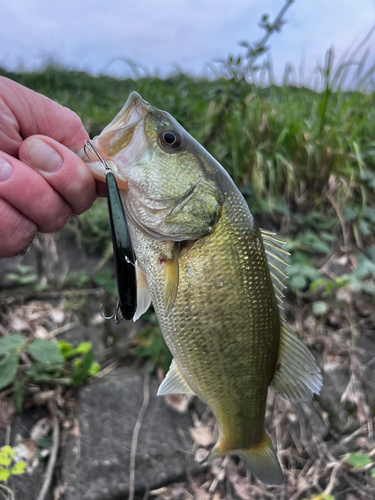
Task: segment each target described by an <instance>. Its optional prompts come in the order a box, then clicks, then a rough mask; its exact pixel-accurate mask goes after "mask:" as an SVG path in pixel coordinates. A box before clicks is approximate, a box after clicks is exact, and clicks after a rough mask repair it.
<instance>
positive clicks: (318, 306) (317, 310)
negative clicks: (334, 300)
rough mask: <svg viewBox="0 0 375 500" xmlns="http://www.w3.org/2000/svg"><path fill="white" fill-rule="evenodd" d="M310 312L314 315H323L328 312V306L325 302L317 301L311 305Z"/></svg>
mask: <svg viewBox="0 0 375 500" xmlns="http://www.w3.org/2000/svg"><path fill="white" fill-rule="evenodd" d="M312 310H313V313H314V314H324V313H326V312H327V311H328V304H327V302H323V301H320V300H317V301H316V302H314V303H313V305H312Z"/></svg>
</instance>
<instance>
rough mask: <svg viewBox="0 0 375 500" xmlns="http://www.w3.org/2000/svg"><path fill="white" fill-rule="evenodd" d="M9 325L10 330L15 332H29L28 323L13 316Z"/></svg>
mask: <svg viewBox="0 0 375 500" xmlns="http://www.w3.org/2000/svg"><path fill="white" fill-rule="evenodd" d="M10 325H11V328H12V330H15V331H16V332H31V328H30V325H29V323H27V322H26V321H25V320H23V319H21V318H20V317H18V316H13V318H12V319H11V321H10Z"/></svg>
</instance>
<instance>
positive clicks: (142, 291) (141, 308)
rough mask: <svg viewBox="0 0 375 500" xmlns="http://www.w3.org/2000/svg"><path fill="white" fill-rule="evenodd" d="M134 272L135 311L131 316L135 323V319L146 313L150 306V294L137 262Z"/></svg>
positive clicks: (144, 276)
mask: <svg viewBox="0 0 375 500" xmlns="http://www.w3.org/2000/svg"><path fill="white" fill-rule="evenodd" d="M135 272H136V276H137V309H136V311H135V314H134V316H133V321H137V319H138V318H140V317H141V316H142V314H143V313H145V312H146V311H147V309H148V308H149V307H150V304H151V294H150V289H149V287H148V283H147V280H146V275H145V273H144V272H143V270H142V268H141V266H140V265H139V264H138V261H137V260H136V261H135Z"/></svg>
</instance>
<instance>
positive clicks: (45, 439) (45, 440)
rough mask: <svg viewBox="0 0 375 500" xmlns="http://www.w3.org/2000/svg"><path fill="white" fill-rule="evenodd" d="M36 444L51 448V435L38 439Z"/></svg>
mask: <svg viewBox="0 0 375 500" xmlns="http://www.w3.org/2000/svg"><path fill="white" fill-rule="evenodd" d="M36 444H37V446H38V447H39V448H51V446H52V439H51V438H50V437H42V438H40V439H38V441H37V443H36Z"/></svg>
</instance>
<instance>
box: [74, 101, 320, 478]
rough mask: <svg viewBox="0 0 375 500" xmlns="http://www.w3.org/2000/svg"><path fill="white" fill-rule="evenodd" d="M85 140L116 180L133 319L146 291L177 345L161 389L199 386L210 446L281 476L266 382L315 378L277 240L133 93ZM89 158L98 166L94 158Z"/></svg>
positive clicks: (283, 387) (314, 385) (219, 172)
mask: <svg viewBox="0 0 375 500" xmlns="http://www.w3.org/2000/svg"><path fill="white" fill-rule="evenodd" d="M93 144H94V145H95V147H96V149H97V151H99V153H100V155H101V157H102V158H103V159H104V160H106V161H107V162H108V164H110V165H111V168H112V170H113V173H114V175H115V177H116V181H117V183H118V185H119V187H120V188H121V199H122V202H123V206H124V210H125V215H126V218H127V222H128V228H129V232H130V236H131V241H132V246H133V250H134V253H135V256H136V264H135V265H136V274H137V304H138V305H137V310H136V312H135V315H134V318H133V319H137V318H138V317H140V316H141V315H142V314H143V312H145V311H146V310H147V308H148V306H149V305H150V301H151V300H152V302H153V305H154V308H155V312H156V315H157V317H158V320H159V324H160V328H161V331H162V333H163V336H164V338H165V341H166V343H167V344H168V347H169V349H170V350H171V352H172V354H173V356H174V359H173V361H172V364H171V367H170V369H169V371H168V373H167V375H166V377H165V379H164V380H163V382H162V384H161V385H160V388H159V391H158V394H159V395H164V394H176V393H186V394H196V395H197V396H198V397H200V398H201V399H202V400H203V401H205V402H206V403H207V404H208V405H209V406H210V408H211V409H212V411H213V413H214V415H215V417H216V419H217V423H218V428H219V439H218V442H217V443H216V445H215V446H214V448H213V449H212V450H211V452H210V457H212V458H213V457H218V456H223V455H225V454H226V453H231V454H232V453H233V454H237V455H239V456H240V458H241V460H242V461H243V462H244V464H245V465H246V467H247V468H248V469H249V470H250V471H251V472H253V473H254V474H255V475H256V476H257V477H258V479H260V480H262V481H264V482H265V483H267V484H281V482H282V480H283V474H282V471H281V468H280V464H279V463H278V460H277V457H276V455H275V452H274V451H273V448H272V444H271V441H270V439H269V437H268V436H267V435H266V434H265V432H264V416H265V410H266V400H267V391H268V387H269V386H270V385H271V386H272V387H273V388H274V389H275V390H276V391H277V392H278V393H279V394H280V395H281V396H283V397H284V398H286V399H289V400H290V401H293V402H296V401H308V400H310V399H311V398H312V397H313V394H314V393H319V391H320V389H321V386H322V376H321V374H320V371H319V368H318V367H317V365H316V362H315V360H314V357H313V356H312V354H311V353H310V351H309V350H308V349H307V348H306V347H305V346H304V345H303V344H302V342H301V341H300V340H299V339H298V338H297V337H296V335H295V334H294V333H293V332H292V331H291V330H290V329H289V327H288V326H287V325H286V323H285V320H284V319H283V318H282V316H281V315H280V307H281V306H280V304H279V302H281V301H282V297H283V288H284V285H283V280H284V278H285V277H286V276H285V273H284V269H285V267H286V262H285V259H286V258H287V256H288V255H289V254H288V253H287V252H286V251H285V250H284V249H283V243H282V242H281V241H280V240H278V239H277V238H275V236H274V235H273V234H272V233H270V232H268V231H265V230H259V229H258V227H257V225H256V223H255V222H254V221H253V218H252V216H251V213H250V211H249V208H248V206H247V204H246V202H245V200H244V198H243V197H242V195H241V193H240V192H239V191H238V189H237V188H236V186H235V185H234V183H233V181H232V180H231V178H230V177H229V175H228V174H227V173H226V172H225V170H224V169H223V168H222V167H221V165H220V164H219V163H218V162H217V161H216V160H215V159H214V158H213V157H212V156H211V155H210V154H209V153H208V152H207V151H205V150H204V148H203V147H202V146H201V145H200V144H199V143H198V142H197V141H195V139H193V137H191V136H190V135H189V134H188V133H187V132H186V130H184V129H183V128H182V127H181V125H180V124H179V123H178V122H177V121H176V120H175V119H174V118H173V117H172V116H171V115H169V114H168V113H166V112H163V111H160V110H157V109H155V108H154V107H152V106H150V105H149V104H148V103H147V102H146V101H144V100H143V99H142V98H141V97H140V96H139V95H138V94H136V93H134V92H133V93H132V94H131V95H130V96H129V98H128V100H127V102H126V103H125V106H124V107H123V109H122V110H121V111H120V113H119V114H118V115H117V116H116V117H115V118H114V120H113V121H112V122H111V123H110V124H109V125H108V126H107V127H106V128H105V129H104V130H103V132H102V133H101V134H100V135H99V136H98V137H97V138H95V139H94V140H93ZM82 157H84V156H83V155H82ZM86 163H87V164H88V166H89V168H91V170H92V172H93V175H94V176H95V177H96V178H98V179H100V180H102V179H103V178H104V174H103V165H102V164H101V163H100V162H99V163H98V162H97V159H95V158H89V161H87V160H86ZM278 301H279V302H278Z"/></svg>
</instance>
